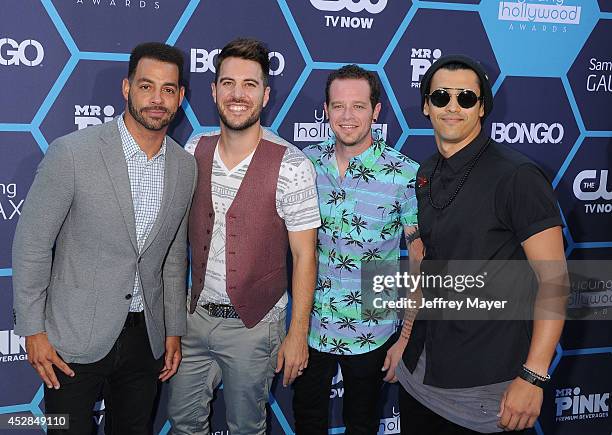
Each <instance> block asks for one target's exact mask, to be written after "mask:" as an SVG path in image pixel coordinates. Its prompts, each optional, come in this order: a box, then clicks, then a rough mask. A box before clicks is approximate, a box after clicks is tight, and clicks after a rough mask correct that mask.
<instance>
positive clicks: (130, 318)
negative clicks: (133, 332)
mask: <svg viewBox="0 0 612 435" xmlns="http://www.w3.org/2000/svg"><path fill="white" fill-rule="evenodd" d="M144 324H145V316H144V311H139V312H137V313H135V312H131V311H130V312H129V313H128V315H127V318H126V319H125V323H124V324H123V328H124V329H125V328H133V327H135V326H140V325H144Z"/></svg>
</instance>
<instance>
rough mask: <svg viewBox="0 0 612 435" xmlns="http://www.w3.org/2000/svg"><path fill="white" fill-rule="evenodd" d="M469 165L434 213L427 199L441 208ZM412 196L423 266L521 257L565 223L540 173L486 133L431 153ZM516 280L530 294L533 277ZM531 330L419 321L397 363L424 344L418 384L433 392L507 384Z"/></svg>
mask: <svg viewBox="0 0 612 435" xmlns="http://www.w3.org/2000/svg"><path fill="white" fill-rule="evenodd" d="M476 158H477V160H476V163H475V165H473V167H472V164H473V163H474V159H476ZM470 167H472V170H471V172H470V173H469V175H468V177H467V178H466V179H465V182H464V184H463V186H462V187H461V188H460V189H459V191H458V193H457V195H456V197H455V198H454V200H453V201H452V202H451V203H450V205H448V206H447V207H445V208H443V209H442V210H438V209H436V208H434V207H433V206H432V204H431V200H433V203H434V204H435V205H436V206H438V207H440V206H443V205H445V204H446V203H447V202H448V200H449V199H450V198H451V197H452V195H453V194H454V193H455V192H456V191H457V187H458V185H459V184H460V180H461V179H462V177H463V176H464V174H465V173H466V171H467V170H468V169H469V168H470ZM434 169H435V173H434ZM432 174H433V177H432ZM432 180H433V182H432ZM429 189H431V200H430V197H429ZM416 193H417V200H418V207H419V212H418V223H419V230H420V234H421V239H422V241H423V244H424V245H425V251H426V255H425V259H424V260H423V265H424V267H426V264H427V262H428V261H430V262H434V261H436V262H439V261H441V260H484V261H495V262H497V263H503V262H504V261H508V260H526V256H525V253H524V251H523V248H522V246H521V242H524V241H525V240H527V239H528V238H529V237H531V236H532V235H534V234H537V233H539V232H541V231H543V230H545V229H548V228H551V227H554V226H562V225H563V223H562V220H561V217H560V214H559V210H558V207H557V202H556V200H555V198H554V195H553V191H552V187H551V185H550V182H549V181H548V179H547V177H546V175H545V174H544V173H543V172H542V170H541V169H540V168H538V166H537V165H536V164H535V163H533V162H532V161H531V160H529V159H528V158H527V157H526V156H524V155H522V154H520V153H519V152H517V151H515V150H513V149H511V148H509V147H506V146H504V145H501V144H498V143H496V142H494V141H492V140H490V139H489V138H488V137H487V136H486V134H485V133H484V132H481V134H480V135H479V136H478V137H477V138H476V139H475V140H474V141H473V142H472V143H470V144H469V145H468V146H466V147H465V148H463V149H461V150H460V151H459V152H457V153H455V154H454V155H453V156H451V157H450V158H448V159H444V158H443V157H442V156H441V155H440V154H439V153H436V154H435V155H434V156H432V157H431V158H430V159H428V160H427V161H426V162H425V163H424V164H423V165H421V167H420V168H419V171H418V174H417V190H416ZM517 279H519V280H523V282H521V283H518V282H517V283H516V284H517V286H523V287H526V288H527V287H530V288H531V289H532V291H533V293H534V294H535V291H536V290H537V282H536V281H535V278H534V276H533V274H531V275H529V274H525V275H524V276H521V277H517ZM531 328H532V325H531V322H529V321H525V320H521V321H518V320H515V321H508V320H505V321H500V320H497V321H465V320H462V321H453V320H445V321H439V320H436V321H433V320H418V317H417V321H416V322H415V324H414V327H413V330H412V334H411V337H410V341H409V343H408V346H407V347H406V351H405V352H404V357H403V359H404V362H405V364H406V366H407V367H408V369H409V370H410V371H411V372H412V371H413V370H414V368H415V367H416V363H417V361H418V359H419V356H420V354H421V352H422V350H423V346H425V348H426V352H427V359H426V361H427V366H426V370H425V379H424V382H425V383H426V384H429V385H434V386H437V387H442V388H463V387H472V386H477V385H488V384H492V383H496V382H502V381H507V380H510V379H513V378H515V377H516V376H517V374H518V373H519V369H520V367H521V365H522V364H524V362H525V360H526V357H527V353H528V350H529V343H530V338H531Z"/></svg>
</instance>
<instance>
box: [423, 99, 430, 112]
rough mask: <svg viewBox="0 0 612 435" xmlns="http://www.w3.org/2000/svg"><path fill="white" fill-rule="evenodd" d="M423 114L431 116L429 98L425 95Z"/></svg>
mask: <svg viewBox="0 0 612 435" xmlns="http://www.w3.org/2000/svg"><path fill="white" fill-rule="evenodd" d="M423 115H425V116H429V98H428V97H425V104H423Z"/></svg>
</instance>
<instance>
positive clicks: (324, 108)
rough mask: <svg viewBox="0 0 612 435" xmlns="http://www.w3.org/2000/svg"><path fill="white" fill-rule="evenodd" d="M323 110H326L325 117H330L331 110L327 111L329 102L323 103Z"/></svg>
mask: <svg viewBox="0 0 612 435" xmlns="http://www.w3.org/2000/svg"><path fill="white" fill-rule="evenodd" d="M323 111H324V112H325V117H326V118H327V119H329V112H328V111H327V103H323Z"/></svg>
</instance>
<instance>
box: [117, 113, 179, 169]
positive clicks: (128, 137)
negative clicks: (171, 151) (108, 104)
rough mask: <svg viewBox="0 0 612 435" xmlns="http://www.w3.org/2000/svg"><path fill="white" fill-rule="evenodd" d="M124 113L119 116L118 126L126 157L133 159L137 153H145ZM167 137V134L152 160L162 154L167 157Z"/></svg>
mask: <svg viewBox="0 0 612 435" xmlns="http://www.w3.org/2000/svg"><path fill="white" fill-rule="evenodd" d="M124 113H125V112H124ZM124 113H122V114H121V115H119V116H118V117H117V126H118V127H119V135H120V136H121V145H122V146H123V154H124V155H125V159H126V160H131V159H133V158H134V156H135V155H136V154H138V153H139V152H142V153H144V151H142V150H141V149H140V147H139V146H138V143H137V142H136V140H135V139H134V136H132V133H130V131H129V130H128V128H127V126H126V125H125V121H124V119H123V115H124ZM166 139H167V138H166V136H164V141H163V142H162V146H161V148H160V149H159V151H158V152H157V154H155V155H154V156H153V158H152V159H151V160H155V159H157V158H158V157H160V156H164V157H165V155H166Z"/></svg>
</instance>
